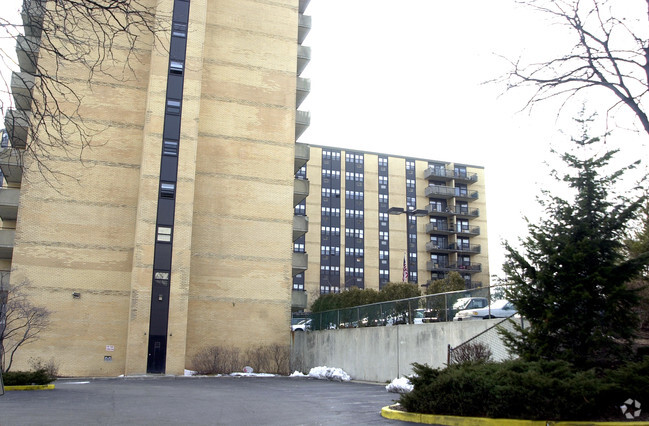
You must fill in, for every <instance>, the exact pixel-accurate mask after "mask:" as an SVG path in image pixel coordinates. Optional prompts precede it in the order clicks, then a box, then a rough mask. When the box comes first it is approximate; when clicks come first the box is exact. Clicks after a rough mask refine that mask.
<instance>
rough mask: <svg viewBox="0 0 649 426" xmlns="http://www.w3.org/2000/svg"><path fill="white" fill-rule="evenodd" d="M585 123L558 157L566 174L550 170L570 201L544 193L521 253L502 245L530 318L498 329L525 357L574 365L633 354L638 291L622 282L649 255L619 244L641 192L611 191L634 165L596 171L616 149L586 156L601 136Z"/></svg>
mask: <svg viewBox="0 0 649 426" xmlns="http://www.w3.org/2000/svg"><path fill="white" fill-rule="evenodd" d="M589 121H591V120H590V119H577V122H579V123H580V124H581V125H582V135H581V136H580V137H579V138H576V139H575V138H573V139H572V141H573V142H575V144H576V149H575V153H574V154H573V153H565V154H563V155H562V156H561V158H562V160H563V162H564V163H565V164H566V165H567V166H568V168H569V170H570V171H569V172H567V173H565V174H564V175H563V176H561V175H560V174H559V173H558V172H556V171H553V176H554V178H555V179H556V180H558V181H563V182H565V183H567V185H568V186H569V188H571V190H572V191H573V193H574V199H573V200H565V199H562V198H561V197H559V196H556V195H553V194H550V193H549V191H544V192H543V197H542V198H540V199H539V203H540V205H541V206H542V207H543V208H544V210H545V216H546V218H545V219H543V220H541V221H540V222H539V223H531V222H530V221H529V220H528V231H529V236H528V237H526V238H525V239H522V240H521V246H522V248H521V251H519V250H518V249H516V248H514V247H512V246H511V245H510V244H508V243H506V244H505V248H506V250H507V257H506V262H505V264H504V265H503V269H504V271H505V274H506V277H507V283H508V284H509V286H508V289H507V291H506V293H507V297H508V299H509V300H510V301H512V302H513V303H514V304H515V305H516V306H517V308H518V310H519V312H520V314H521V315H522V316H523V317H525V318H526V319H527V320H528V321H529V327H527V328H525V329H522V328H520V327H517V332H516V333H508V332H503V335H504V337H505V342H506V344H507V345H508V347H509V348H510V350H512V352H514V353H516V354H518V355H519V356H521V357H522V358H524V359H529V360H538V359H563V360H566V361H569V362H571V363H573V364H574V365H575V366H577V367H579V368H589V367H592V366H607V365H614V364H616V363H619V362H621V361H623V360H624V359H627V358H628V357H629V356H630V355H631V354H632V348H631V342H632V340H633V338H634V337H635V333H636V330H637V316H636V314H635V312H634V307H635V306H636V305H637V303H638V297H637V294H636V292H635V291H634V290H632V289H629V287H628V286H627V285H626V284H627V283H628V282H629V281H630V280H632V279H633V278H635V277H637V276H638V273H639V272H640V271H641V270H642V268H643V267H644V266H645V265H646V264H647V261H648V260H647V259H648V255H647V253H643V254H640V255H638V256H636V257H629V256H625V255H624V251H623V249H622V248H623V238H624V234H625V232H626V229H627V226H628V224H629V221H631V220H632V219H633V218H634V217H635V216H636V214H637V212H638V210H639V209H640V208H641V207H642V205H643V203H644V200H645V199H644V197H639V198H637V199H635V200H630V199H628V198H626V197H624V196H613V195H612V194H611V189H612V186H613V185H614V184H615V183H616V182H617V181H618V180H619V178H620V177H621V176H622V175H623V173H624V172H625V171H626V170H627V169H628V168H631V167H633V166H634V165H635V164H637V163H635V164H634V165H631V166H629V167H626V168H623V169H620V170H618V171H616V172H614V173H612V174H610V175H602V174H600V172H601V171H602V169H603V168H604V167H606V166H607V165H608V163H609V161H610V160H611V158H612V157H613V156H614V154H615V153H616V152H617V151H608V152H606V153H604V154H592V156H588V155H589V154H588V152H591V151H590V149H591V148H594V147H595V145H597V143H598V142H599V138H591V137H590V136H588V122H589ZM598 146H601V145H598ZM583 157H587V158H586V159H582V158H583Z"/></svg>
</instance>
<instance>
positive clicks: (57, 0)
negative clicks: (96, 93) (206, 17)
mask: <svg viewBox="0 0 649 426" xmlns="http://www.w3.org/2000/svg"><path fill="white" fill-rule="evenodd" d="M156 6H157V1H156V0H92V1H89V0H23V5H22V14H21V17H22V22H20V19H18V21H16V20H12V19H7V18H5V17H2V16H0V38H1V39H5V40H6V39H10V40H12V41H14V42H15V45H16V47H17V52H18V60H17V61H15V60H14V59H12V55H10V54H9V53H8V52H6V51H0V60H2V61H3V63H4V65H5V66H6V67H9V68H10V69H12V68H13V69H20V72H14V73H12V75H11V76H9V75H2V76H1V78H2V83H1V84H0V91H4V93H5V94H8V93H10V92H11V88H12V87H13V88H19V90H14V91H13V98H14V100H13V101H12V100H11V98H9V99H10V100H9V101H8V102H9V104H8V105H7V104H6V102H5V103H3V104H0V111H1V112H2V113H3V115H4V114H5V113H8V115H7V117H8V120H7V121H8V125H7V129H8V130H9V133H10V135H9V136H10V139H11V143H12V146H14V147H19V148H24V151H18V153H19V155H23V154H24V155H29V156H30V157H31V158H33V159H34V160H35V163H36V164H37V165H38V167H39V169H40V171H41V173H43V172H52V171H51V170H49V169H48V166H47V163H46V162H44V161H43V160H44V159H46V158H47V156H48V155H50V154H52V153H53V152H57V154H59V155H60V153H61V152H63V153H66V154H67V155H80V153H81V152H82V151H83V149H84V148H85V147H88V146H90V145H91V144H92V142H93V136H95V135H97V134H98V133H99V132H100V131H101V130H103V127H102V125H101V124H97V123H91V122H88V121H87V120H84V118H83V117H82V116H81V114H80V113H79V109H80V106H81V103H82V100H83V98H82V96H81V95H80V94H79V93H78V91H77V90H76V89H75V88H77V87H79V84H87V85H88V87H90V88H91V87H92V85H93V78H94V77H95V76H98V75H103V76H107V77H109V78H110V79H114V80H116V81H126V80H129V79H134V78H135V77H136V76H135V73H134V70H133V67H132V65H133V61H134V60H139V59H140V56H141V54H142V53H143V52H147V51H149V50H150V45H151V43H152V42H153V40H155V38H156V37H157V35H158V34H159V31H161V30H164V29H165V28H169V26H170V25H169V24H168V22H169V21H170V19H164V17H160V16H156ZM156 18H157V20H156ZM151 35H153V37H151ZM39 59H41V60H39ZM42 59H45V60H42ZM70 70H74V73H75V75H74V78H73V79H72V78H71V76H70ZM21 160H22V158H21Z"/></svg>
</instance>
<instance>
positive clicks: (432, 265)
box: [426, 260, 482, 274]
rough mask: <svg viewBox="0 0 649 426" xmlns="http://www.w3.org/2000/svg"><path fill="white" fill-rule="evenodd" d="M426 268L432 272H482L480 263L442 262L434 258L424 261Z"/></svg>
mask: <svg viewBox="0 0 649 426" xmlns="http://www.w3.org/2000/svg"><path fill="white" fill-rule="evenodd" d="M426 270H427V271H432V272H453V271H454V272H460V273H463V272H465V273H469V274H475V273H478V272H482V264H480V263H472V264H470V265H467V264H459V265H458V264H456V263H443V262H438V261H434V260H429V261H428V262H426Z"/></svg>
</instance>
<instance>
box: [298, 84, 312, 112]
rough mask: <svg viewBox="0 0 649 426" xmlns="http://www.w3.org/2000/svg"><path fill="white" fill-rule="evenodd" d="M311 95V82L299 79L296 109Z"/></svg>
mask: <svg viewBox="0 0 649 426" xmlns="http://www.w3.org/2000/svg"><path fill="white" fill-rule="evenodd" d="M309 93H311V80H309V79H308V78H302V77H298V78H297V90H296V91H295V107H296V108H297V107H299V106H300V104H302V102H303V101H304V100H305V99H306V97H307V96H309Z"/></svg>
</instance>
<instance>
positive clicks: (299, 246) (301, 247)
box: [293, 243, 304, 253]
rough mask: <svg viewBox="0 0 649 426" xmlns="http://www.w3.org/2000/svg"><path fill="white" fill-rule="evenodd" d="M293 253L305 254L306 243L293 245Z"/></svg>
mask: <svg viewBox="0 0 649 426" xmlns="http://www.w3.org/2000/svg"><path fill="white" fill-rule="evenodd" d="M293 251H294V252H295V253H304V243H293Z"/></svg>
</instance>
